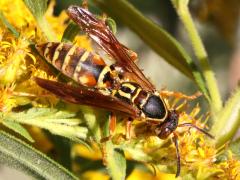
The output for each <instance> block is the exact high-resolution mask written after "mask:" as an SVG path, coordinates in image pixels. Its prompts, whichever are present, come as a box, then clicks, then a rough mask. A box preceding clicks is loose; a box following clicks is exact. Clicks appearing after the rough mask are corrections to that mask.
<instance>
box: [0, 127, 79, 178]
mask: <svg viewBox="0 0 240 180" xmlns="http://www.w3.org/2000/svg"><path fill="white" fill-rule="evenodd" d="M0 163H1V164H5V165H8V166H9V167H13V168H15V169H18V170H21V171H22V172H24V173H27V174H29V175H31V176H33V177H35V178H36V179H78V178H77V177H76V176H74V175H73V174H72V173H71V172H69V171H67V170H66V169H65V168H64V167H62V166H61V165H60V164H58V163H56V162H55V161H53V160H52V159H50V158H48V157H47V156H46V155H44V154H43V153H41V152H39V151H38V150H36V149H34V148H33V147H31V146H30V145H28V144H26V143H24V142H22V141H21V140H19V139H17V138H15V137H13V136H11V135H9V134H7V133H5V132H3V131H0Z"/></svg>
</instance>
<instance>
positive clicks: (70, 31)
mask: <svg viewBox="0 0 240 180" xmlns="http://www.w3.org/2000/svg"><path fill="white" fill-rule="evenodd" d="M80 31H81V30H80V28H79V26H78V25H77V24H75V23H73V22H70V23H69V24H68V26H67V28H66V29H65V31H64V33H63V36H62V42H72V41H73V40H74V38H75V36H76V35H77V34H78V33H79V32H80Z"/></svg>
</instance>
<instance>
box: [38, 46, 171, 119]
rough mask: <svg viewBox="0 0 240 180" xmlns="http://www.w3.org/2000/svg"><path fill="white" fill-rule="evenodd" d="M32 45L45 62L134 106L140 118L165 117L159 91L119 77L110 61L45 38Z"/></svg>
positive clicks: (82, 83) (82, 82) (80, 81)
mask: <svg viewBox="0 0 240 180" xmlns="http://www.w3.org/2000/svg"><path fill="white" fill-rule="evenodd" d="M36 47H37V49H38V51H39V52H40V54H41V55H42V56H44V57H45V58H46V59H47V61H48V62H49V63H51V64H52V65H53V66H54V67H56V68H57V69H58V70H59V71H61V72H62V73H63V74H65V75H66V76H68V77H70V78H72V79H73V80H75V81H76V82H78V83H79V84H81V85H83V86H86V87H94V88H98V89H101V92H103V93H105V94H109V95H111V96H113V97H116V98H118V99H119V100H121V101H124V102H127V103H128V104H131V105H134V106H136V107H137V108H138V109H139V110H140V113H141V114H140V116H141V117H142V118H149V119H155V120H162V119H164V118H166V116H167V111H166V107H165V104H164V102H163V100H162V99H161V98H160V96H159V94H157V93H156V92H154V93H152V92H147V91H146V90H143V89H142V87H141V86H140V85H139V84H137V83H133V82H128V81H127V80H125V79H124V78H121V75H119V73H118V71H117V70H116V69H115V68H114V65H111V66H109V65H107V64H106V63H105V62H104V60H103V59H102V58H101V57H100V56H99V55H97V54H94V53H92V52H89V51H87V50H85V49H83V48H81V47H77V46H74V45H71V44H67V43H57V42H48V43H44V44H41V45H37V46H36Z"/></svg>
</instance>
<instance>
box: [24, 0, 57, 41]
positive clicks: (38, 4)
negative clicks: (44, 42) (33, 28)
mask: <svg viewBox="0 0 240 180" xmlns="http://www.w3.org/2000/svg"><path fill="white" fill-rule="evenodd" d="M47 2H48V1H47V0H24V3H25V5H26V6H27V7H28V9H29V10H30V11H31V13H32V15H33V16H34V17H35V19H36V20H37V22H38V25H39V27H40V28H41V30H42V31H43V32H44V34H45V35H46V37H47V38H48V40H49V41H56V35H55V33H54V32H53V31H52V29H51V28H50V27H51V26H50V25H49V24H48V22H47V20H46V19H45V17H44V14H45V12H46V10H47Z"/></svg>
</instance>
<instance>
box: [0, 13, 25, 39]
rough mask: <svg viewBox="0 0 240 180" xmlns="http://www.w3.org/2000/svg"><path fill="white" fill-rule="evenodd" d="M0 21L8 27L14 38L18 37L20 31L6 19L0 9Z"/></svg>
mask: <svg viewBox="0 0 240 180" xmlns="http://www.w3.org/2000/svg"><path fill="white" fill-rule="evenodd" d="M0 21H1V22H2V23H3V24H4V25H5V26H6V27H7V28H8V30H9V31H10V32H11V33H12V34H13V35H14V37H15V38H18V37H19V35H20V33H19V32H18V31H17V30H16V29H15V27H13V26H12V25H11V24H10V23H9V22H8V20H7V19H6V18H5V16H4V15H3V13H2V12H1V11H0Z"/></svg>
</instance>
